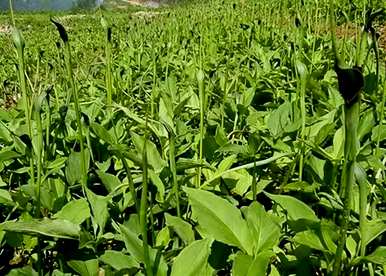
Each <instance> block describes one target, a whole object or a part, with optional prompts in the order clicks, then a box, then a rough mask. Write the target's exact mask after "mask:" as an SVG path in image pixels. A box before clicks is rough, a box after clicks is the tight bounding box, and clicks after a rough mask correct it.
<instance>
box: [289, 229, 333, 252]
mask: <svg viewBox="0 0 386 276" xmlns="http://www.w3.org/2000/svg"><path fill="white" fill-rule="evenodd" d="M293 240H294V241H295V242H296V243H298V244H302V245H305V246H308V247H310V248H312V249H316V250H320V251H324V252H328V251H329V250H328V248H326V247H325V246H324V244H323V243H322V241H321V240H320V238H319V236H318V234H317V233H315V231H314V230H306V231H303V232H299V233H297V234H296V235H295V237H294V238H293Z"/></svg>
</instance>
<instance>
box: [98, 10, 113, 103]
mask: <svg viewBox="0 0 386 276" xmlns="http://www.w3.org/2000/svg"><path fill="white" fill-rule="evenodd" d="M101 24H102V26H103V28H104V29H105V32H106V39H105V58H106V91H107V105H108V109H109V110H110V108H111V105H112V98H113V96H112V95H113V75H112V59H111V26H110V25H109V23H108V22H107V21H106V19H105V18H104V17H102V19H101Z"/></svg>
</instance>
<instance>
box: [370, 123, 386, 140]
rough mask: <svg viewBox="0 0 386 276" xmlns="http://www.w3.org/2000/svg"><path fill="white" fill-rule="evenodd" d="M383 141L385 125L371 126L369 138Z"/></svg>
mask: <svg viewBox="0 0 386 276" xmlns="http://www.w3.org/2000/svg"><path fill="white" fill-rule="evenodd" d="M378 136H379V141H383V140H385V139H386V125H378V126H376V127H374V128H373V131H372V134H371V140H373V141H378Z"/></svg>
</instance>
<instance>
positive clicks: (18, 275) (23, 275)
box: [7, 266, 39, 276]
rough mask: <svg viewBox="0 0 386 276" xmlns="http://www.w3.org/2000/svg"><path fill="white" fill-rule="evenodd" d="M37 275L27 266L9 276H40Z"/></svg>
mask: <svg viewBox="0 0 386 276" xmlns="http://www.w3.org/2000/svg"><path fill="white" fill-rule="evenodd" d="M38 275H39V273H37V272H36V271H35V270H34V269H33V268H32V267H31V266H26V267H23V268H15V269H12V270H11V271H10V272H9V273H8V274H7V276H38Z"/></svg>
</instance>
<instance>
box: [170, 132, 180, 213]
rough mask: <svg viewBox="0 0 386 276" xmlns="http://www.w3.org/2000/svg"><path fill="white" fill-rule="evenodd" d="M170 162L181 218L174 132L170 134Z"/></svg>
mask: <svg viewBox="0 0 386 276" xmlns="http://www.w3.org/2000/svg"><path fill="white" fill-rule="evenodd" d="M169 162H170V170H171V172H172V178H173V189H174V194H175V197H176V209H177V216H178V217H181V210H180V196H179V192H180V189H179V186H178V181H177V169H176V154H175V134H174V132H173V130H171V131H170V133H169Z"/></svg>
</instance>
